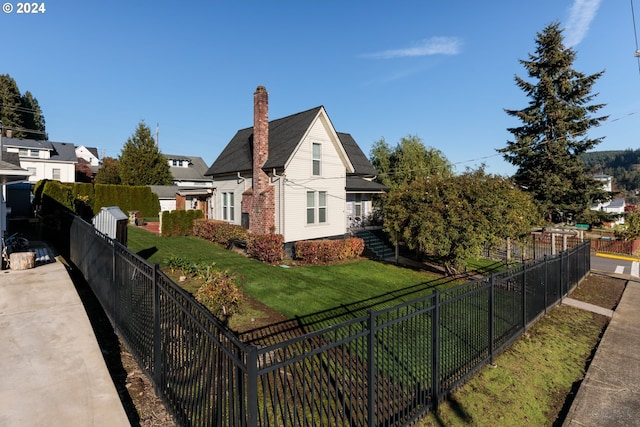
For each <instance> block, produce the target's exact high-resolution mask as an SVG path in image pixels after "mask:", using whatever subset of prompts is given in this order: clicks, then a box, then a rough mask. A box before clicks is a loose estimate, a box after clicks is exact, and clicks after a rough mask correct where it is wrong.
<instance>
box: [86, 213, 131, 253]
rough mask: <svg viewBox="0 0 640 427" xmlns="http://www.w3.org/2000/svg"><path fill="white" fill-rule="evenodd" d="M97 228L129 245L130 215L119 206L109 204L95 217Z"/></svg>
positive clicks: (94, 222)
mask: <svg viewBox="0 0 640 427" xmlns="http://www.w3.org/2000/svg"><path fill="white" fill-rule="evenodd" d="M92 222H93V226H94V227H95V228H96V230H98V231H100V232H101V233H103V234H106V235H107V236H109V237H111V238H112V239H115V240H117V241H118V242H120V243H122V244H123V245H125V246H127V223H128V222H129V217H128V216H127V215H126V214H125V213H124V212H122V210H120V208H119V207H118V206H107V207H103V208H101V209H100V212H98V214H97V215H96V216H94V217H93V220H92Z"/></svg>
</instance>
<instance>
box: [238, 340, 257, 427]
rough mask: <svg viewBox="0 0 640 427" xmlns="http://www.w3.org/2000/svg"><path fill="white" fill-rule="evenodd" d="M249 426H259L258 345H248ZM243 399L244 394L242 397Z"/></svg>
mask: <svg viewBox="0 0 640 427" xmlns="http://www.w3.org/2000/svg"><path fill="white" fill-rule="evenodd" d="M247 348H248V350H249V352H248V353H247V396H246V398H247V427H257V426H258V347H256V346H255V345H250V346H248V347H247ZM240 398H241V399H243V398H244V396H242V397H240Z"/></svg>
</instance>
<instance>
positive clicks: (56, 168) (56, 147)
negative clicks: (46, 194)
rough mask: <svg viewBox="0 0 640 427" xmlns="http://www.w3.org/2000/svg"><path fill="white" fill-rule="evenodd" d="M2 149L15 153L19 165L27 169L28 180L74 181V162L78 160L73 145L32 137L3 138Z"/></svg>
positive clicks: (34, 181) (32, 181) (33, 181)
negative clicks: (18, 159)
mask: <svg viewBox="0 0 640 427" xmlns="http://www.w3.org/2000/svg"><path fill="white" fill-rule="evenodd" d="M3 145H4V149H5V150H6V151H7V152H9V153H17V154H18V156H19V158H20V167H21V168H23V169H26V170H27V171H29V173H30V176H29V182H31V183H36V182H38V181H40V180H42V179H52V180H57V181H61V182H75V180H76V173H75V164H76V163H77V162H78V159H77V157H76V152H75V146H74V145H73V144H70V143H66V142H52V141H38V140H34V139H19V138H3Z"/></svg>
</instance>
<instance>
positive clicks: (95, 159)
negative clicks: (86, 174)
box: [75, 145, 101, 177]
mask: <svg viewBox="0 0 640 427" xmlns="http://www.w3.org/2000/svg"><path fill="white" fill-rule="evenodd" d="M75 150H76V157H77V158H78V160H80V159H82V160H84V161H85V162H87V163H88V165H89V168H90V169H91V172H92V173H93V176H94V177H95V176H96V173H98V169H100V163H101V162H100V155H99V154H98V149H97V148H95V147H85V146H84V145H79V146H76V147H75Z"/></svg>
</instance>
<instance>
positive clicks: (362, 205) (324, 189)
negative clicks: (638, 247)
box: [205, 86, 386, 242]
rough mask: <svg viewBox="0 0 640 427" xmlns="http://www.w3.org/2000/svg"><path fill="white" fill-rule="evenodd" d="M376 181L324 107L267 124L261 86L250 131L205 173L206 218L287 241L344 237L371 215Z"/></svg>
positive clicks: (233, 142)
mask: <svg viewBox="0 0 640 427" xmlns="http://www.w3.org/2000/svg"><path fill="white" fill-rule="evenodd" d="M375 174H376V171H375V169H374V168H373V166H372V165H371V163H370V162H369V160H368V159H367V158H366V156H365V155H364V154H363V152H362V150H361V149H360V148H359V147H358V145H357V144H356V142H355V141H354V140H353V138H352V137H351V135H349V134H346V133H339V132H336V130H335V129H334V127H333V125H332V123H331V120H330V119H329V116H328V115H327V112H326V111H325V109H324V107H322V106H320V107H316V108H312V109H310V110H307V111H303V112H300V113H297V114H293V115H291V116H287V117H284V118H281V119H277V120H273V121H271V122H269V120H268V94H267V91H266V89H265V88H264V87H262V86H259V87H258V88H257V90H256V92H255V93H254V125H253V127H250V128H246V129H241V130H239V131H238V132H237V133H236V134H235V136H234V137H233V138H232V139H231V141H230V142H229V143H228V144H227V146H226V147H225V149H224V150H223V151H222V153H221V154H220V155H219V156H218V158H217V159H216V160H215V161H214V163H213V164H212V165H211V167H210V168H209V170H208V171H207V172H206V174H205V175H207V176H211V177H212V178H213V183H214V187H215V190H214V197H213V199H212V203H211V205H210V215H209V217H210V218H213V219H220V220H225V221H228V222H230V223H234V224H242V225H243V226H245V227H246V228H248V229H249V231H250V232H252V233H257V234H267V233H270V232H275V233H278V234H282V235H283V236H284V241H285V242H295V241H298V240H308V239H317V238H324V237H337V236H344V235H345V234H346V233H347V232H348V229H349V227H350V226H351V225H352V222H353V221H355V220H356V219H355V217H356V216H357V215H360V216H362V215H365V214H366V213H367V212H370V211H371V195H372V194H380V193H383V192H384V191H385V190H386V188H385V187H384V186H382V185H380V184H377V183H375V182H373V178H375Z"/></svg>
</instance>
